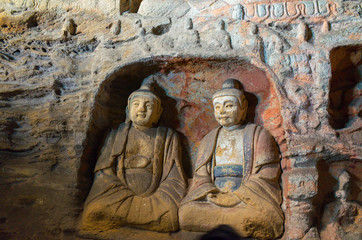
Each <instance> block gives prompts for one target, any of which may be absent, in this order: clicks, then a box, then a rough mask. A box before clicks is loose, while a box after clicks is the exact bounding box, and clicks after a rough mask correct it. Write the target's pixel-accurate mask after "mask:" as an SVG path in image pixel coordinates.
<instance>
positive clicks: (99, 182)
mask: <svg viewBox="0 0 362 240" xmlns="http://www.w3.org/2000/svg"><path fill="white" fill-rule="evenodd" d="M117 131H118V129H113V130H112V131H111V132H110V133H109V134H108V136H107V138H106V141H105V144H104V145H103V148H102V150H101V154H100V155H99V158H98V160H97V164H96V167H95V170H94V180H93V185H92V188H91V191H90V193H89V195H88V198H87V201H86V205H87V204H88V203H89V202H92V201H94V200H96V199H100V198H103V197H104V196H105V195H108V194H110V193H112V195H114V194H115V195H117V194H118V195H119V196H118V198H117V199H122V198H124V197H129V196H131V195H133V192H132V191H131V190H129V189H128V188H126V187H125V186H124V185H123V184H122V183H121V181H120V179H119V178H118V177H117V176H116V174H115V164H116V159H115V157H114V156H112V148H113V144H114V141H115V138H116V135H117Z"/></svg>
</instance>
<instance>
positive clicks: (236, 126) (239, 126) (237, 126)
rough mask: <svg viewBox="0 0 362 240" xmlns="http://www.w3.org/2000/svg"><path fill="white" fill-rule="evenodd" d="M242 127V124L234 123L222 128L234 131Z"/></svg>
mask: <svg viewBox="0 0 362 240" xmlns="http://www.w3.org/2000/svg"><path fill="white" fill-rule="evenodd" d="M241 127H242V125H241V124H236V125H233V126H231V127H225V126H223V127H222V128H223V129H225V130H226V131H233V130H236V129H240V128H241Z"/></svg>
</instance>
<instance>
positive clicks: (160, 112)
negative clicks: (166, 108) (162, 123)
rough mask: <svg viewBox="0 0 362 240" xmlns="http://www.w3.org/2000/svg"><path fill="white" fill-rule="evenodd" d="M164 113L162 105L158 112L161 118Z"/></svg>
mask: <svg viewBox="0 0 362 240" xmlns="http://www.w3.org/2000/svg"><path fill="white" fill-rule="evenodd" d="M162 112H163V108H162V106H161V105H160V108H159V110H158V115H159V116H160V117H161V114H162Z"/></svg>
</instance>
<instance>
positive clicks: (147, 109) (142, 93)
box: [126, 84, 162, 128]
mask: <svg viewBox="0 0 362 240" xmlns="http://www.w3.org/2000/svg"><path fill="white" fill-rule="evenodd" d="M126 113H127V116H128V118H129V120H130V121H132V123H133V124H134V125H136V126H142V127H148V128H149V127H152V125H153V124H156V123H157V122H158V120H159V119H160V117H161V113H162V107H161V99H160V98H159V97H158V96H157V95H156V94H154V93H153V92H152V90H151V86H150V85H148V84H143V85H142V86H141V88H140V89H138V90H137V91H134V92H133V93H131V95H130V96H129V97H128V104H127V109H126Z"/></svg>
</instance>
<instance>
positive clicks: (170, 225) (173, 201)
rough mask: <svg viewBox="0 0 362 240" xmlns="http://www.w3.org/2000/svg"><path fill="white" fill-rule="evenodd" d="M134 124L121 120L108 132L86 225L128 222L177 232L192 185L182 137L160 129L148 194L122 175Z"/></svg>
mask: <svg viewBox="0 0 362 240" xmlns="http://www.w3.org/2000/svg"><path fill="white" fill-rule="evenodd" d="M130 127H131V124H125V123H124V124H121V125H120V126H119V127H118V129H114V130H112V131H111V132H110V134H109V135H108V137H107V139H106V142H105V145H104V147H103V149H102V152H101V155H100V157H99V159H98V161H97V164H96V167H95V170H94V171H95V178H94V183H93V186H92V188H91V191H90V193H89V195H88V198H87V200H86V203H85V207H84V212H83V215H82V219H81V223H80V227H81V229H83V230H106V229H111V228H119V227H120V226H122V225H125V224H126V225H130V226H134V227H138V228H144V229H149V230H155V231H161V232H168V231H175V230H177V229H178V227H179V224H178V215H177V211H178V206H179V203H180V201H181V199H182V197H183V196H184V193H185V189H186V184H185V178H184V175H183V170H182V164H181V145H180V142H179V138H178V136H177V134H176V133H175V132H174V131H173V130H171V129H168V128H165V127H158V128H157V130H156V137H155V140H154V152H153V159H152V160H151V162H152V173H153V174H152V180H151V183H150V185H149V187H148V189H147V190H146V191H145V192H143V193H142V194H139V195H136V194H135V193H134V192H133V191H132V190H131V189H130V188H129V187H128V185H127V181H126V179H125V175H124V174H123V175H122V172H124V163H123V159H124V158H123V157H122V155H124V153H125V149H126V143H127V138H128V134H129V129H130ZM117 166H118V169H117ZM117 172H118V176H119V177H118V176H117ZM120 173H121V175H120Z"/></svg>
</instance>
